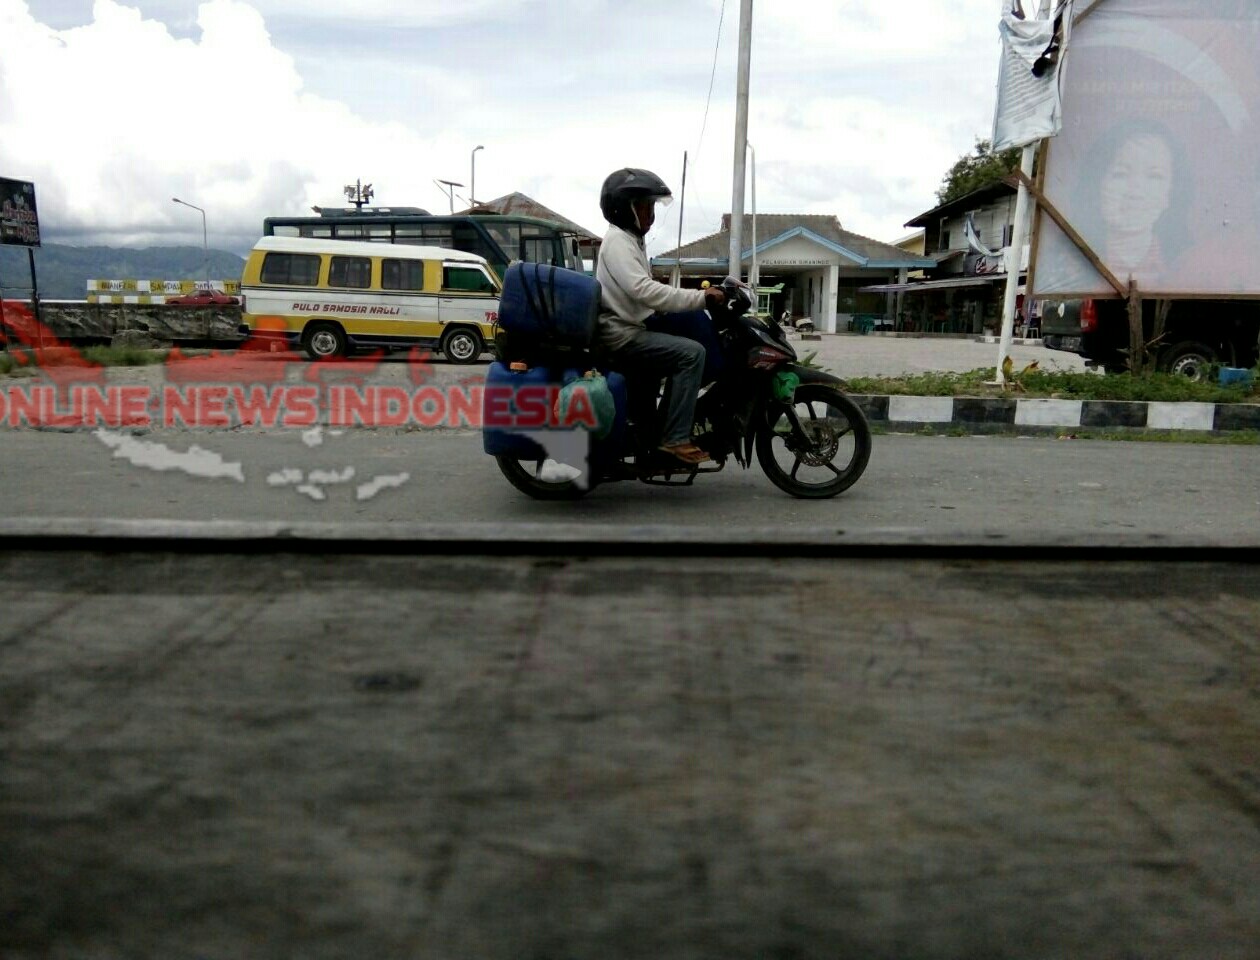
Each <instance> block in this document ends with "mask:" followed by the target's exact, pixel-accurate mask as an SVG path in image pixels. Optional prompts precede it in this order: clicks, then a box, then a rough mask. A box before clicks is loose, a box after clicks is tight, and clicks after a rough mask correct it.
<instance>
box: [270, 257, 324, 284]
mask: <svg viewBox="0 0 1260 960" xmlns="http://www.w3.org/2000/svg"><path fill="white" fill-rule="evenodd" d="M262 282H263V283H279V284H284V285H285V286H289V287H313V286H315V284H317V283H319V257H318V256H315V255H312V254H307V253H269V254H267V255H266V256H265V257H263V266H262Z"/></svg>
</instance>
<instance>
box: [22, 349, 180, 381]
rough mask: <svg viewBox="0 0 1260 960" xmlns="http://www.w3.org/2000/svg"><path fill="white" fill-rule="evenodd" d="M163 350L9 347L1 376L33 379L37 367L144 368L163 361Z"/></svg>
mask: <svg viewBox="0 0 1260 960" xmlns="http://www.w3.org/2000/svg"><path fill="white" fill-rule="evenodd" d="M167 353H168V351H166V350H145V349H143V348H140V347H48V348H45V349H42V350H40V349H34V350H32V349H26V348H11V349H10V350H7V351H5V352H3V353H0V375H7V376H19V377H20V376H33V375H35V374H37V373H38V372H39V368H40V367H70V366H85V365H89V364H94V365H97V366H102V367H144V366H149V365H151V364H155V363H162V362H163V361H165V360H166V355H167Z"/></svg>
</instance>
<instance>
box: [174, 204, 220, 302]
mask: <svg viewBox="0 0 1260 960" xmlns="http://www.w3.org/2000/svg"><path fill="white" fill-rule="evenodd" d="M171 200H172V201H174V202H175V203H178V204H181V205H183V206H185V207H192V208H193V209H194V210H196V211H197V212H198V213H199V214H201V252H202V256H203V257H204V258H205V268H206V285H207V286H209V285H210V245H209V243H208V242H207V241H206V211H204V210H202V209H201V207H198V206H195V205H194V204H191V203H188V202H187V201H184V200H181V199H179V197H171Z"/></svg>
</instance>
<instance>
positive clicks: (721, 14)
mask: <svg viewBox="0 0 1260 960" xmlns="http://www.w3.org/2000/svg"><path fill="white" fill-rule="evenodd" d="M725 18H726V0H722V9H721V11H720V12H719V13H718V28H717V42H716V43H714V44H713V69H712V70H710V71H709V94H708V96H706V97H705V98H704V120H702V121H701V123H700V139H699V140H697V141H696V155H697V156H699V154H700V144H701V143H703V142H704V128H705V127H706V126H707V125H708V123H709V103H710V102H711V101H712V100H713V80H714V78H715V77H717V62H718V51H719V50H721V49H722V21H723V20H724V19H725Z"/></svg>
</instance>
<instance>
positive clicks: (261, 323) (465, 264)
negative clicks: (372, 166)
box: [241, 237, 501, 363]
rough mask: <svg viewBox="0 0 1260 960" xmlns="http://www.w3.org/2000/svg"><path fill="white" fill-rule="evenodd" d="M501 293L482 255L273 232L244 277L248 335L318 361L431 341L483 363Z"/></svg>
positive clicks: (452, 355) (456, 357)
mask: <svg viewBox="0 0 1260 960" xmlns="http://www.w3.org/2000/svg"><path fill="white" fill-rule="evenodd" d="M500 291H501V288H500V285H499V280H498V278H497V277H496V276H495V274H494V273H493V272H492V271H491V269H490V267H489V265H488V264H487V262H486V260H485V259H484V258H483V257H479V256H477V255H476V254H472V253H462V252H460V251H458V250H448V249H445V248H442V247H419V246H407V245H402V244H389V245H385V244H379V243H358V242H355V241H349V240H322V239H321V240H314V239H305V238H301V237H263V238H262V239H261V240H259V241H258V243H256V244H255V245H254V249H253V251H252V252H251V253H250V255H249V258H248V259H247V260H246V262H245V272H244V273H243V274H242V276H241V294H242V296H243V304H242V308H241V309H242V313H243V326H242V332H243V333H245V334H246V335H247V336H259V337H280V338H283V339H285V340H287V341H288V342H289V343H290V344H291V345H293V346H301V348H302V349H303V350H304V351H305V352H306V354H307V355H308V356H309V357H311V359H315V360H319V359H326V358H330V357H339V356H345V355H346V354H348V353H350V352H352V351H354V350H363V349H379V348H385V349H389V350H397V349H406V348H408V347H411V346H422V347H427V348H429V349H431V350H438V351H441V352H442V354H444V355H445V356H446V358H447V359H449V360H451V361H452V362H454V363H474V362H475V361H476V360H477V359H478V358H479V357H480V356H481V354H482V352H483V351H485V350H487V349H488V348H489V346H488V345H489V344H490V343H492V342H493V337H494V324H495V322H496V320H497V319H498V311H499V294H500Z"/></svg>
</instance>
